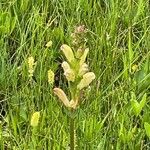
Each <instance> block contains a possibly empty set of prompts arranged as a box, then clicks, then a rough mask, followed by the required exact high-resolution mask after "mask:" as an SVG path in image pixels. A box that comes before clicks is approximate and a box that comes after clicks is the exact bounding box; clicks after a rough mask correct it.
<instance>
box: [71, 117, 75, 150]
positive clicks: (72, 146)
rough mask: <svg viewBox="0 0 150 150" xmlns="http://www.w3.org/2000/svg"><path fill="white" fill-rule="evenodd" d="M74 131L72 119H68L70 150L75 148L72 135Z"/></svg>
mask: <svg viewBox="0 0 150 150" xmlns="http://www.w3.org/2000/svg"><path fill="white" fill-rule="evenodd" d="M74 134H75V131H74V117H73V118H72V117H70V150H74V149H75V148H74V146H75V141H74V140H75V139H74V136H75V135H74Z"/></svg>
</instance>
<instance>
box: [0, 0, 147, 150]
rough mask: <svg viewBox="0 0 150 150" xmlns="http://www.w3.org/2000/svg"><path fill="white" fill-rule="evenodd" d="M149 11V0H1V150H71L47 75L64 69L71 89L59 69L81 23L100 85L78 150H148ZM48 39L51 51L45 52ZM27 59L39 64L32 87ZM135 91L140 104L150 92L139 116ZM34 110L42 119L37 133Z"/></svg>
mask: <svg viewBox="0 0 150 150" xmlns="http://www.w3.org/2000/svg"><path fill="white" fill-rule="evenodd" d="M149 8H150V3H149V0H111V1H109V0H100V1H97V0H79V1H75V0H37V1H35V0H30V1H29V0H1V1H0V106H1V107H2V109H3V110H5V111H6V115H5V116H2V115H1V123H0V149H2V150H3V149H8V150H22V149H24V150H28V149H29V150H32V149H36V150H41V149H48V150H49V149H53V150H57V149H58V150H60V149H62V150H63V149H64V150H65V149H67V147H68V146H69V122H68V117H67V115H66V114H67V112H66V109H65V108H64V107H63V106H62V105H61V103H59V101H58V99H57V98H56V97H55V96H54V94H53V92H52V88H53V87H52V86H50V85H49V84H48V81H47V71H48V70H49V69H52V70H53V71H55V72H58V71H57V70H60V71H59V72H58V73H57V76H58V77H59V76H60V77H59V84H58V86H60V87H64V88H65V87H66V86H67V85H66V82H65V81H64V79H62V76H61V74H62V73H63V72H62V71H61V69H60V68H59V63H60V62H61V53H60V46H61V45H62V44H64V43H66V44H68V45H71V43H70V41H71V32H72V31H73V30H74V27H75V26H77V25H80V24H85V26H86V28H87V29H88V34H87V37H86V38H87V39H88V42H87V47H89V49H90V53H89V55H88V59H87V62H89V64H90V69H91V70H92V71H93V72H94V73H95V74H96V80H95V81H94V82H93V83H92V84H91V91H90V92H87V94H86V95H85V96H84V100H83V103H82V104H81V106H80V108H79V109H78V110H77V114H76V115H77V119H76V122H75V126H76V144H77V149H79V150H82V149H83V150H111V149H116V150H148V149H150V138H149V137H148V134H147V130H145V128H144V123H145V122H147V123H149V124H150V97H149V95H150V93H149V92H150V9H149ZM50 40H52V41H53V45H52V47H50V48H46V47H45V44H46V43H47V42H48V41H50ZM29 56H33V57H34V58H35V61H36V62H37V66H36V69H35V72H34V80H33V82H30V81H29V78H28V64H27V59H28V57H29ZM134 64H136V65H138V70H136V71H135V72H133V70H132V66H133V65H134ZM131 92H132V93H134V94H135V96H136V99H137V101H138V102H140V100H141V98H142V96H143V95H144V94H145V93H147V98H146V104H145V105H144V107H143V108H142V111H141V112H140V115H136V114H135V113H134V111H133V109H134V108H133V106H132V103H131V99H132V98H131V97H132V94H131ZM2 109H1V111H2ZM35 111H40V113H41V117H40V123H39V126H38V127H37V129H36V131H35V135H33V131H32V127H31V126H30V119H31V116H32V114H33V112H35ZM149 130H150V129H149ZM33 143H35V144H37V145H36V147H33Z"/></svg>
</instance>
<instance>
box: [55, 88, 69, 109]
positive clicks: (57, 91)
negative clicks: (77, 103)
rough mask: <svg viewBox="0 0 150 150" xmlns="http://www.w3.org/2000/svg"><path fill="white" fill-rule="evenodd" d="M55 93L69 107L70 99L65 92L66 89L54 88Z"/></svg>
mask: <svg viewBox="0 0 150 150" xmlns="http://www.w3.org/2000/svg"><path fill="white" fill-rule="evenodd" d="M53 91H54V93H55V94H56V95H57V96H58V97H59V99H60V100H61V101H62V102H63V104H64V105H65V106H66V107H69V100H68V98H67V96H66V94H65V93H64V91H63V90H62V89H60V88H54V90H53Z"/></svg>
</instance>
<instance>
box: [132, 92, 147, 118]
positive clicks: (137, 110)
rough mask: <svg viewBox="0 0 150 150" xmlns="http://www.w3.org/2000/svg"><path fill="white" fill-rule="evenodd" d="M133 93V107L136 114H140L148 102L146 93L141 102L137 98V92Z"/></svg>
mask: <svg viewBox="0 0 150 150" xmlns="http://www.w3.org/2000/svg"><path fill="white" fill-rule="evenodd" d="M131 94H132V95H131V97H132V98H131V105H132V108H133V111H134V113H135V115H136V116H138V115H139V114H140V113H141V111H142V109H143V107H144V106H145V104H146V93H145V94H144V95H143V97H142V100H141V101H140V103H138V101H137V100H136V97H135V94H134V93H131Z"/></svg>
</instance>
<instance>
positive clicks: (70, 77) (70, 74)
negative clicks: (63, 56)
mask: <svg viewBox="0 0 150 150" xmlns="http://www.w3.org/2000/svg"><path fill="white" fill-rule="evenodd" d="M62 67H63V69H64V75H65V76H66V78H67V80H68V81H72V82H74V80H75V74H74V71H73V69H71V68H70V65H69V64H68V63H67V62H66V61H64V62H63V63H62Z"/></svg>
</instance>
